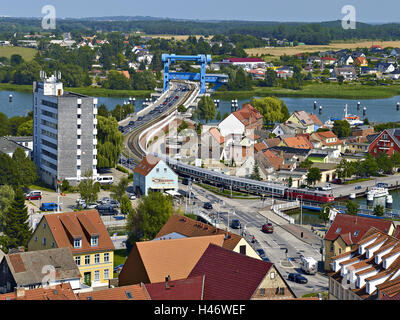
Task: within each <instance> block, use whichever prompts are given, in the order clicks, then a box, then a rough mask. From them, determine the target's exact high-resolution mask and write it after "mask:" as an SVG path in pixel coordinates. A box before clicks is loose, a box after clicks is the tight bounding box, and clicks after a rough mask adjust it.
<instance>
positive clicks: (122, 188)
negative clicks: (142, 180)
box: [111, 177, 129, 203]
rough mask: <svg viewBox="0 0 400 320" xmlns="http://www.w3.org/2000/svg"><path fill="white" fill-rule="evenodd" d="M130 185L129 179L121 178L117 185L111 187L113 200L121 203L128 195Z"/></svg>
mask: <svg viewBox="0 0 400 320" xmlns="http://www.w3.org/2000/svg"><path fill="white" fill-rule="evenodd" d="M128 185H129V179H128V178H126V177H123V178H121V180H120V181H119V182H118V184H117V185H113V186H112V187H111V198H113V199H115V200H118V201H119V202H120V203H121V201H122V197H123V196H124V195H125V194H126V189H127V188H128ZM128 200H129V199H128Z"/></svg>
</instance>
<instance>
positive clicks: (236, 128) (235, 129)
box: [218, 114, 246, 137]
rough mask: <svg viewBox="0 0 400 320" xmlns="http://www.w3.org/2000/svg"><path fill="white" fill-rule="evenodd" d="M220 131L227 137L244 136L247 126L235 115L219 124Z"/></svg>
mask: <svg viewBox="0 0 400 320" xmlns="http://www.w3.org/2000/svg"><path fill="white" fill-rule="evenodd" d="M218 129H219V131H220V132H221V135H222V136H223V137H226V136H228V135H231V134H234V135H242V134H244V131H245V129H246V128H245V125H244V124H243V123H242V122H241V121H240V120H239V119H238V118H236V117H235V115H234V114H230V115H229V116H228V117H226V118H225V119H224V120H222V121H221V122H220V123H219V125H218Z"/></svg>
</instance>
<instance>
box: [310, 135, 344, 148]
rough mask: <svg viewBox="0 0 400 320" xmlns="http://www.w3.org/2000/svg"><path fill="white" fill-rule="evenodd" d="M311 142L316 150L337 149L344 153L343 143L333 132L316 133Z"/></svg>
mask: <svg viewBox="0 0 400 320" xmlns="http://www.w3.org/2000/svg"><path fill="white" fill-rule="evenodd" d="M311 141H312V143H313V145H314V147H316V148H322V149H325V148H330V149H337V150H339V151H340V152H342V148H343V143H342V141H341V140H340V139H339V138H338V137H337V135H336V134H334V133H333V132H332V131H321V132H315V133H313V134H312V135H311Z"/></svg>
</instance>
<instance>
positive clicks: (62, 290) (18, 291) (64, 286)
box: [0, 282, 76, 301]
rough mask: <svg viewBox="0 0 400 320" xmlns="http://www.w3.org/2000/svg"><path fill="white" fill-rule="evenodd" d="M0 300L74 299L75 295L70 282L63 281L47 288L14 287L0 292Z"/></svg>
mask: <svg viewBox="0 0 400 320" xmlns="http://www.w3.org/2000/svg"><path fill="white" fill-rule="evenodd" d="M0 300H45V301H48V300H76V296H75V293H74V291H73V290H72V287H71V284H70V283H69V282H65V283H61V284H58V285H56V286H54V287H48V288H37V289H31V290H27V289H26V288H24V287H21V288H15V290H14V292H10V293H5V294H0Z"/></svg>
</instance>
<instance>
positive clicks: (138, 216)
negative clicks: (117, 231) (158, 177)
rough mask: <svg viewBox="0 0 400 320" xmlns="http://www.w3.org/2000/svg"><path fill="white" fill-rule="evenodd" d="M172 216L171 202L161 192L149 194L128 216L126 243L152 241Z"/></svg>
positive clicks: (169, 198)
mask: <svg viewBox="0 0 400 320" xmlns="http://www.w3.org/2000/svg"><path fill="white" fill-rule="evenodd" d="M172 214H173V200H172V197H171V196H165V195H163V194H162V193H161V192H150V193H149V194H148V195H147V196H144V197H142V198H141V199H140V200H139V203H138V205H137V207H136V208H135V209H134V210H133V211H132V213H131V214H129V215H128V223H127V230H128V232H129V237H128V242H130V243H131V244H133V243H134V242H136V241H142V240H152V239H153V238H154V237H155V236H156V234H157V233H158V232H159V231H160V229H161V228H162V226H163V225H164V224H165V223H166V222H167V221H168V219H169V218H170V217H171V216H172Z"/></svg>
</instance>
